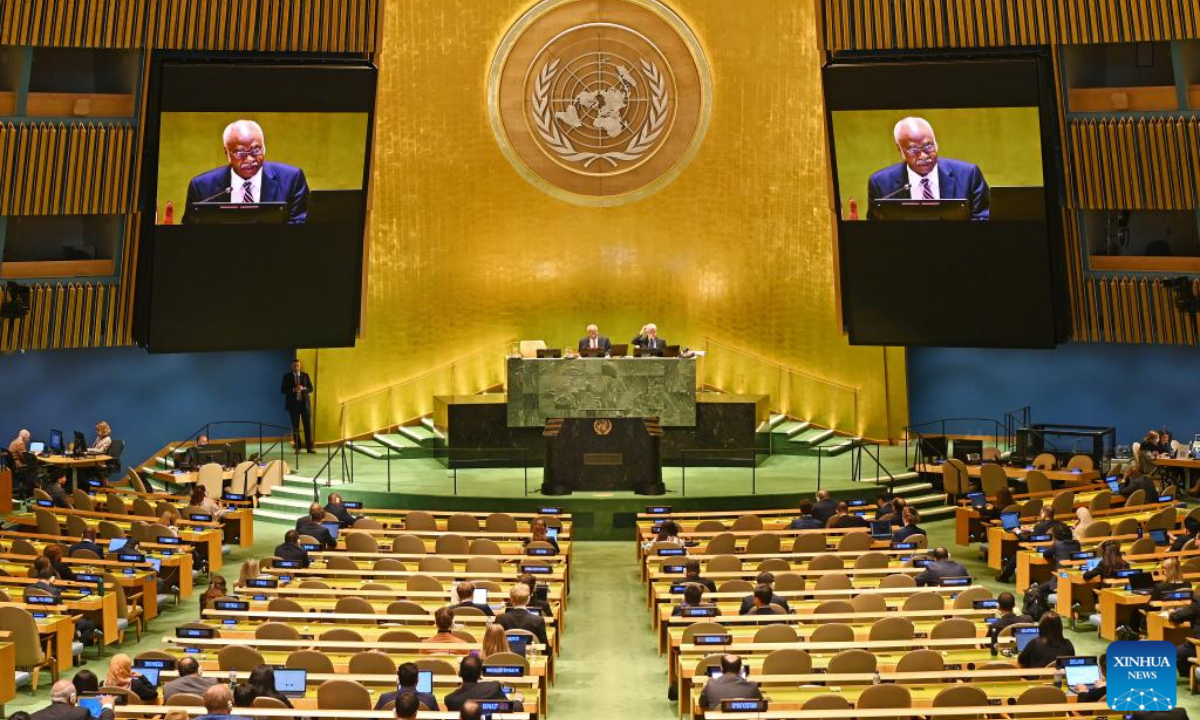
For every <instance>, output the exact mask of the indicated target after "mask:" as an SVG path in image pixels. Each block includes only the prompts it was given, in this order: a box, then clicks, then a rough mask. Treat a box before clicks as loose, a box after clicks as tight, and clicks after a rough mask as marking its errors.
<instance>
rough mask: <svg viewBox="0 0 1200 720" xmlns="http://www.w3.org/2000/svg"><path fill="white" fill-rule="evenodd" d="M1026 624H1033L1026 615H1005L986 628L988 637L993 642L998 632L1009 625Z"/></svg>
mask: <svg viewBox="0 0 1200 720" xmlns="http://www.w3.org/2000/svg"><path fill="white" fill-rule="evenodd" d="M1028 622H1033V620H1032V619H1031V618H1030V617H1029V616H1028V615H1017V614H1016V613H1008V614H1007V615H1001V616H1000V617H998V618H996V622H994V623H992V624H991V625H990V626H989V627H988V637H990V638H992V640H993V641H994V640H995V639H996V637H997V636H999V635H1000V631H1001V630H1003V629H1004V628H1006V627H1008V626H1009V625H1016V624H1017V623H1028Z"/></svg>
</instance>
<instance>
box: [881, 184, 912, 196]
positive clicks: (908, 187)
mask: <svg viewBox="0 0 1200 720" xmlns="http://www.w3.org/2000/svg"><path fill="white" fill-rule="evenodd" d="M909 190H912V185H911V184H910V183H904V185H902V186H901V187H898V188H896V189H895V190H893V191H891V192H890V193H888V194H887V195H884V196H883V197H881V198H876V199H877V200H891V199H892V198H894V197H896V196H897V195H899V194H901V193H906V192H908V191H909Z"/></svg>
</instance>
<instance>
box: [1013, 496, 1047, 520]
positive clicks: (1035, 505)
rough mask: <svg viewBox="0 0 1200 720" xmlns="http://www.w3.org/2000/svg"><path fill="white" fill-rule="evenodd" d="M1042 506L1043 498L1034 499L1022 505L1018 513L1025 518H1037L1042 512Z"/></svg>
mask: <svg viewBox="0 0 1200 720" xmlns="http://www.w3.org/2000/svg"><path fill="white" fill-rule="evenodd" d="M1042 504H1043V503H1042V499H1041V498H1032V499H1030V500H1028V501H1027V502H1026V503H1025V504H1024V505H1022V506H1021V509H1020V510H1019V511H1018V512H1020V513H1021V517H1023V518H1035V517H1037V516H1038V513H1040V512H1041V511H1042Z"/></svg>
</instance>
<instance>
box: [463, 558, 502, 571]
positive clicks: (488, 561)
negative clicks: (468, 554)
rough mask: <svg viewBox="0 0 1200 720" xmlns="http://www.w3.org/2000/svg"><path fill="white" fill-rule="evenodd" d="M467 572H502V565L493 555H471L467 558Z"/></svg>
mask: <svg viewBox="0 0 1200 720" xmlns="http://www.w3.org/2000/svg"><path fill="white" fill-rule="evenodd" d="M467 572H469V573H500V572H504V566H503V565H502V564H500V561H499V560H497V559H496V558H494V557H473V558H467Z"/></svg>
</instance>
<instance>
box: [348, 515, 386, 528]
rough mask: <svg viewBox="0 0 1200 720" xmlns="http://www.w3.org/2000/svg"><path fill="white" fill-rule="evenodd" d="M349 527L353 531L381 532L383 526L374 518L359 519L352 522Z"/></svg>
mask: <svg viewBox="0 0 1200 720" xmlns="http://www.w3.org/2000/svg"><path fill="white" fill-rule="evenodd" d="M350 527H352V528H354V529H355V530H382V529H383V524H382V523H380V522H379V521H378V520H376V519H375V518H369V517H360V518H358V519H356V520H355V521H354V524H353V525H351V526H350Z"/></svg>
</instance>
